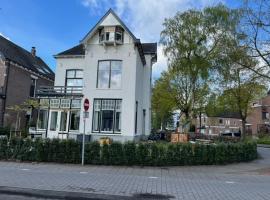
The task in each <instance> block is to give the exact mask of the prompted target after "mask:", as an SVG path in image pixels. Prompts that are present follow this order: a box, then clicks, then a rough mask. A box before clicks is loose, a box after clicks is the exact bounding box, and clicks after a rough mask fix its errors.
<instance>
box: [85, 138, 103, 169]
mask: <svg viewBox="0 0 270 200" xmlns="http://www.w3.org/2000/svg"><path fill="white" fill-rule="evenodd" d="M85 163H87V164H100V145H99V143H98V142H90V143H86V145H85Z"/></svg>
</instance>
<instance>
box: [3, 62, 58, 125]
mask: <svg viewBox="0 0 270 200" xmlns="http://www.w3.org/2000/svg"><path fill="white" fill-rule="evenodd" d="M40 85H53V82H51V81H48V80H46V79H44V78H41V77H38V79H37V88H38V87H39V86H40ZM30 86H31V73H30V72H28V71H26V70H24V69H21V68H19V67H17V66H14V65H12V64H11V65H10V69H9V79H8V88H7V96H6V108H8V107H10V106H14V105H20V104H22V103H23V102H25V101H26V100H27V99H28V98H29V97H30V96H29V95H30ZM20 118H21V123H20V124H21V128H23V127H25V125H26V113H25V112H23V113H21V114H20ZM15 123H16V112H14V111H11V110H6V112H5V119H4V125H5V126H10V125H11V126H13V127H15Z"/></svg>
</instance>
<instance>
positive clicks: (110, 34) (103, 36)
mask: <svg viewBox="0 0 270 200" xmlns="http://www.w3.org/2000/svg"><path fill="white" fill-rule="evenodd" d="M99 42H100V43H101V44H122V43H123V29H122V28H121V27H118V26H106V27H104V28H103V29H101V30H100V34H99Z"/></svg>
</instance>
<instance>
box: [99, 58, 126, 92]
mask: <svg viewBox="0 0 270 200" xmlns="http://www.w3.org/2000/svg"><path fill="white" fill-rule="evenodd" d="M97 75H98V77H97V88H112V89H119V88H121V82H122V61H119V60H106V61H99V62H98V73H97Z"/></svg>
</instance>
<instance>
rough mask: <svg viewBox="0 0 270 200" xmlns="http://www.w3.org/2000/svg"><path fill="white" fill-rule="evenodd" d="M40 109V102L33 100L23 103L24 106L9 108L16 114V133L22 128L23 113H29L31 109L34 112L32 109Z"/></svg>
mask: <svg viewBox="0 0 270 200" xmlns="http://www.w3.org/2000/svg"><path fill="white" fill-rule="evenodd" d="M38 107H39V103H38V101H36V100H32V99H28V100H26V101H25V102H23V103H22V104H19V105H13V106H10V107H8V109H9V110H12V111H14V112H15V113H16V123H15V132H17V131H18V129H19V127H20V120H21V117H20V115H21V113H23V112H27V111H28V110H29V109H31V110H32V109H34V108H38Z"/></svg>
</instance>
